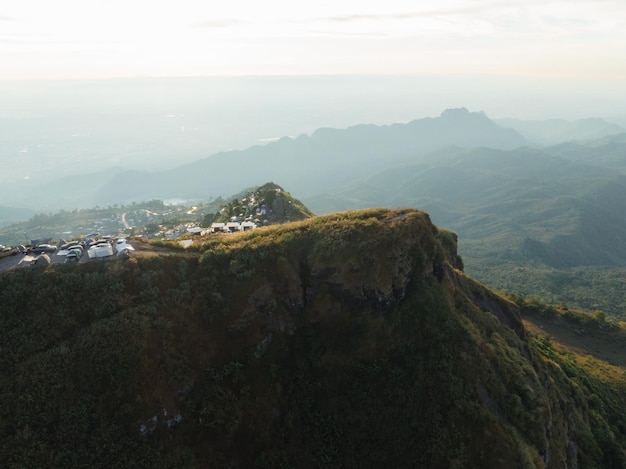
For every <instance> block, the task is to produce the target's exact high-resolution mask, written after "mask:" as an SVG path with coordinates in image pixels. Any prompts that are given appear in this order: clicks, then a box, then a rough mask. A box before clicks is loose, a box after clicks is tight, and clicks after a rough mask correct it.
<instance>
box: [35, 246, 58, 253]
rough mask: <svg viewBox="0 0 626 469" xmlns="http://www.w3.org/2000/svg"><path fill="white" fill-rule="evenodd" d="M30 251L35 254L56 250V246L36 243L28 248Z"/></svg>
mask: <svg viewBox="0 0 626 469" xmlns="http://www.w3.org/2000/svg"><path fill="white" fill-rule="evenodd" d="M30 250H31V252H34V253H35V254H41V253H42V252H55V251H56V250H57V247H56V246H54V245H53V244H38V245H37V246H35V247H34V248H31V249H30Z"/></svg>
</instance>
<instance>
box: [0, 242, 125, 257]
mask: <svg viewBox="0 0 626 469" xmlns="http://www.w3.org/2000/svg"><path fill="white" fill-rule="evenodd" d="M60 243H62V244H59V245H54V244H47V243H42V244H37V245H35V246H29V247H25V246H22V245H19V246H14V247H4V246H2V245H0V258H2V257H7V256H12V255H17V254H20V253H22V254H39V255H41V254H48V253H56V254H58V255H62V256H65V263H70V262H78V261H80V259H81V258H82V257H83V255H84V253H85V252H87V255H88V256H89V258H90V259H93V258H99V257H107V256H112V255H113V254H114V253H115V254H126V255H128V253H129V251H132V250H133V247H132V246H131V245H130V244H128V243H127V241H126V239H125V238H118V239H117V240H115V239H114V238H110V237H107V238H101V239H91V238H90V239H87V240H80V241H70V242H63V240H62V241H61V242H60Z"/></svg>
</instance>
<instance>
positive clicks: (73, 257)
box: [65, 251, 81, 264]
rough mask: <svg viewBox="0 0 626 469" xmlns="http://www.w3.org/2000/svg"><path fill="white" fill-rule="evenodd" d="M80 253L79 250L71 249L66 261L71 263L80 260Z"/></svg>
mask: <svg viewBox="0 0 626 469" xmlns="http://www.w3.org/2000/svg"><path fill="white" fill-rule="evenodd" d="M80 256H81V255H80V254H78V252H77V251H71V252H70V253H69V254H68V255H67V256H65V263H66V264H69V263H71V262H78V261H79V260H80Z"/></svg>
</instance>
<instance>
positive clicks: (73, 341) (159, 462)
mask: <svg viewBox="0 0 626 469" xmlns="http://www.w3.org/2000/svg"><path fill="white" fill-rule="evenodd" d="M197 247H198V248H199V247H200V245H198V246H197ZM459 267H461V264H460V259H459V258H458V257H457V256H456V237H455V236H454V235H453V234H452V233H450V232H446V231H442V230H438V229H437V228H436V227H434V226H433V225H432V224H431V223H430V220H429V219H428V216H427V215H426V214H424V213H422V212H418V211H413V210H403V211H387V210H382V209H380V210H367V211H359V212H350V213H339V214H334V215H329V216H325V217H315V218H311V219H309V220H305V221H302V222H298V223H291V224H287V225H281V226H275V227H268V228H263V229H259V230H255V231H254V232H250V233H245V234H241V235H236V236H224V237H214V238H211V240H205V243H204V247H203V248H202V249H201V252H199V253H198V255H195V256H193V255H191V256H190V255H189V254H188V253H187V254H186V255H176V254H175V252H173V253H172V254H171V255H168V256H163V255H158V256H141V257H137V258H134V259H129V260H126V261H123V260H116V261H112V262H100V263H90V264H87V265H84V266H83V265H80V266H70V265H68V266H58V267H56V268H48V269H46V270H45V271H20V272H14V273H12V274H10V275H5V276H3V277H2V279H1V280H0V282H1V283H0V305H2V315H1V316H0V321H1V324H0V326H1V327H0V331H2V335H1V336H0V337H1V339H0V340H1V342H0V347H2V351H3V353H2V355H1V356H0V366H1V367H2V369H3V371H4V373H3V375H2V377H0V380H1V383H0V393H1V394H0V401H1V402H2V404H3V405H2V406H1V407H0V409H1V410H0V412H1V413H2V414H1V415H0V422H2V424H1V426H0V462H1V463H2V465H3V466H4V467H24V466H25V467H37V466H42V465H45V466H47V467H68V466H81V465H88V466H90V467H128V466H134V467H155V466H159V467H193V466H196V467H207V466H215V467H340V466H342V467H365V466H388V467H389V466H392V467H415V466H421V467H444V466H445V467H544V466H547V467H562V465H563V464H564V463H568V464H569V465H570V466H571V465H572V464H574V462H578V463H579V464H580V467H611V465H613V467H620V465H622V466H623V465H624V464H626V455H625V454H624V451H623V449H622V448H623V447H624V443H625V442H626V436H625V435H626V427H625V426H624V425H623V424H622V421H621V418H620V417H619V416H617V415H618V410H619V409H620V406H622V404H623V402H622V401H621V398H620V397H619V396H620V394H619V393H620V392H621V391H622V390H623V386H624V383H623V382H622V381H621V380H620V379H617V377H613V376H612V375H611V376H609V377H597V376H593V377H589V378H588V379H587V378H585V379H584V380H583V379H582V378H577V379H578V381H574V380H573V378H572V376H574V373H578V374H577V375H576V376H587V375H585V373H587V372H586V371H584V369H583V368H578V366H577V364H576V363H573V364H569V365H568V366H569V368H568V369H567V370H569V371H568V372H567V373H566V372H565V371H564V368H563V367H562V366H561V365H559V362H558V361H557V360H556V359H555V358H554V353H553V351H552V350H551V349H550V348H548V347H546V346H545V343H544V342H537V341H536V340H535V339H534V338H533V337H529V336H527V334H526V332H525V330H524V328H523V326H522V323H521V320H520V317H519V314H518V309H517V306H516V305H515V304H513V303H510V302H508V301H507V300H504V299H503V298H501V297H499V296H497V295H495V294H494V293H492V292H490V291H489V290H488V289H486V288H485V287H484V286H482V285H481V284H478V283H476V282H474V281H473V280H471V279H470V278H469V277H467V276H465V275H464V274H463V273H462V272H461V271H460V270H458V268H459ZM35 292H36V294H35ZM536 342H537V343H539V345H540V346H537V345H536ZM543 357H547V358H543ZM592 378H593V379H592ZM594 396H595V397H594ZM597 401H600V403H601V405H602V407H600V404H598V402H597ZM621 408H622V409H623V406H622V407H621ZM590 409H591V410H594V412H595V413H593V414H592V413H590V411H589V410H590ZM572 448H575V449H576V451H573V450H572Z"/></svg>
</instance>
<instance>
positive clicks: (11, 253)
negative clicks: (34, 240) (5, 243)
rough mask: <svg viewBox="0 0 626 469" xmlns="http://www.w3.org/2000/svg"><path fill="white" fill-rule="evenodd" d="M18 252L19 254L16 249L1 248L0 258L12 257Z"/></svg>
mask: <svg viewBox="0 0 626 469" xmlns="http://www.w3.org/2000/svg"><path fill="white" fill-rule="evenodd" d="M18 252H20V250H19V249H18V248H3V249H2V250H0V258H2V257H8V256H14V255H16V254H17V253H18Z"/></svg>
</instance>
